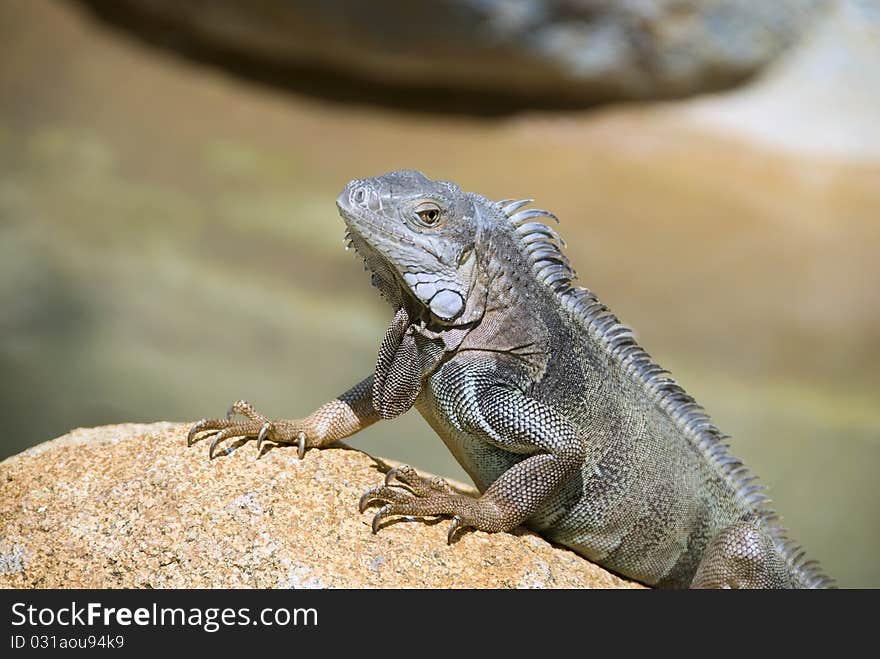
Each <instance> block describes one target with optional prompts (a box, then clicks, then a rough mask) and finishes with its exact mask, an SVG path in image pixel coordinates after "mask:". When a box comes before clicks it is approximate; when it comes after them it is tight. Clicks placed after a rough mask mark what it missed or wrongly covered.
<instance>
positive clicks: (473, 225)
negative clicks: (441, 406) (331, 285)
mask: <svg viewBox="0 0 880 659" xmlns="http://www.w3.org/2000/svg"><path fill="white" fill-rule="evenodd" d="M336 205H337V206H338V207H339V212H340V214H341V215H342V218H343V219H344V220H345V223H346V226H347V229H348V237H349V239H350V241H351V244H352V245H353V246H354V247H355V249H357V251H358V253H359V254H360V255H361V256H363V258H364V261H365V263H366V265H367V267H368V268H369V270H370V271H371V272H372V276H373V284H374V285H375V286H376V287H377V288H378V289H379V290H380V291H381V292H382V294H383V295H384V296H385V297H386V298H387V299H388V300H389V301H390V302H391V303H392V304H393V305H395V306H397V307H406V308H407V309H408V310H409V311H410V312H411V316H412V317H413V318H418V317H421V318H422V319H423V320H426V321H428V322H432V323H434V322H438V323H440V324H441V325H461V324H465V323H468V322H472V321H473V320H475V318H474V316H475V314H477V313H479V312H480V310H478V309H477V308H476V307H477V306H478V305H475V303H474V301H473V297H474V296H473V295H472V292H473V290H474V285H475V281H476V267H475V265H476V254H475V252H474V245H475V241H476V234H477V231H478V225H479V223H478V222H477V221H475V215H476V214H477V212H478V211H477V210H476V209H475V205H474V201H473V196H472V195H469V194H466V193H464V192H462V191H461V189H459V187H458V186H457V185H455V184H454V183H449V182H446V181H432V180H431V179H429V178H427V177H426V176H424V175H423V174H422V173H420V172H417V171H413V170H400V171H395V172H390V173H388V174H384V175H382V176H377V177H375V178H369V179H355V180H353V181H351V182H349V184H348V185H346V186H345V189H344V190H343V191H342V194H340V195H339V198H338V199H337V200H336ZM469 298H471V303H470V304H469V303H468V302H469Z"/></svg>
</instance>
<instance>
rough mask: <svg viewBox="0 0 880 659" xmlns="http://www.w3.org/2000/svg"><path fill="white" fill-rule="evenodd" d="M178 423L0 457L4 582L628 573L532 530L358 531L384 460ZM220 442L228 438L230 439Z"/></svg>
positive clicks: (364, 581)
mask: <svg viewBox="0 0 880 659" xmlns="http://www.w3.org/2000/svg"><path fill="white" fill-rule="evenodd" d="M185 435H186V426H185V425H181V424H172V423H156V424H152V425H139V424H127V425H117V426H104V427H100V428H90V429H77V430H74V431H73V432H71V433H69V434H67V435H64V436H63V437H59V438H58V439H55V440H52V441H48V442H45V443H43V444H40V445H38V446H35V447H33V448H31V449H29V450H27V451H24V452H23V453H20V454H18V455H15V456H13V457H11V458H9V459H7V460H5V461H4V462H2V463H0V529H2V531H0V587H3V588H9V587H13V588H63V587H70V588H74V587H86V588H124V587H129V588H145V587H152V588H162V587H166V588H170V587H176V588H214V587H233V588H234V587H257V588H323V587H327V588H338V587H346V588H378V587H390V588H398V587H413V588H513V587H524V588H532V587H536V588H554V587H556V588H608V587H612V588H614V587H632V586H635V584H631V583H629V582H626V581H624V580H622V579H620V578H618V577H616V576H614V575H611V574H609V573H607V572H605V571H604V570H602V569H601V568H599V567H597V566H595V565H593V564H591V563H589V562H588V561H586V560H584V559H582V558H580V557H578V556H577V555H576V554H573V553H572V552H570V551H567V550H564V549H559V548H556V547H552V546H551V545H549V544H548V543H547V542H545V541H544V540H542V539H541V538H539V537H538V536H536V535H534V534H532V533H530V532H526V531H522V532H517V533H515V534H504V533H502V534H495V535H489V534H486V533H477V532H472V533H465V534H463V535H462V536H461V537H460V538H459V539H458V541H457V542H455V543H454V544H453V545H447V544H446V537H445V536H446V529H447V524H446V523H445V522H443V523H439V524H422V523H407V522H405V521H402V522H400V523H394V524H391V525H389V526H387V527H385V528H384V529H382V531H381V532H380V533H379V534H378V535H373V534H372V533H371V532H370V520H371V516H372V512H371V511H367V512H365V513H363V514H360V513H358V511H357V501H358V498H359V497H360V495H361V493H362V492H363V491H364V490H365V489H366V488H368V487H371V486H373V485H375V484H377V483H378V482H379V481H380V480H381V471H382V470H383V469H385V468H386V467H387V465H386V464H385V463H382V462H381V461H378V460H374V459H373V458H370V457H369V456H367V455H366V454H364V453H361V452H359V451H355V450H353V449H338V450H337V449H331V450H325V451H310V452H309V453H308V454H307V455H306V457H305V459H304V460H303V461H298V460H297V459H296V454H295V451H294V450H292V449H287V448H273V449H271V450H269V451H267V452H265V453H264V454H263V456H262V457H261V458H260V459H258V460H257V459H255V458H256V449H255V447H254V444H253V443H252V442H249V443H245V444H242V445H241V446H240V447H238V449H237V450H235V451H234V452H233V453H232V454H230V455H220V456H219V457H218V458H217V459H215V460H211V461H209V460H208V458H207V454H206V447H205V446H204V444H200V445H198V446H195V447H193V448H189V449H188V448H187V447H186V441H185ZM233 446H234V444H233Z"/></svg>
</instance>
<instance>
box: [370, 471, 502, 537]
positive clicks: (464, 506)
mask: <svg viewBox="0 0 880 659" xmlns="http://www.w3.org/2000/svg"><path fill="white" fill-rule="evenodd" d="M394 480H397V481H398V483H400V485H397V484H392V481H394ZM375 502H380V503H383V504H384V505H383V506H382V507H381V508H380V509H379V512H377V513H376V515H375V516H374V517H373V523H372V527H373V533H377V532H378V531H379V529H380V528H381V526H380V525H381V523H382V521H383V520H385V519H386V518H388V517H390V516H392V515H413V516H416V517H432V516H434V515H452V516H453V518H452V524H451V525H450V527H449V533H448V534H447V541H449V542H451V541H452V538H453V536H454V535H455V532H456V531H457V530H458V529H460V528H465V527H468V526H473V527H476V528H481V526H480V524H479V521H478V520H479V515H478V511H477V509H478V506H479V503H480V501H479V500H478V499H474V498H472V497H469V496H466V495H464V494H458V493H457V492H456V491H455V490H453V489H452V487H450V486H449V484H448V483H447V482H446V481H445V480H444V479H442V478H440V477H438V476H434V477H433V478H422V477H421V476H419V475H418V473H417V472H416V470H415V469H413V468H412V467H410V466H409V465H402V466H400V467H394V468H393V469H391V470H390V471H389V472H388V473H387V474H386V475H385V485H382V486H379V487H374V488H372V489H370V490H367V491H366V492H365V493H364V495H363V496H362V497H361V500H360V502H359V504H358V509H359V510H360V511H361V512H363V511H364V510H365V509H366V508H367V506H369V505H370V504H371V503H375ZM485 530H489V529H485Z"/></svg>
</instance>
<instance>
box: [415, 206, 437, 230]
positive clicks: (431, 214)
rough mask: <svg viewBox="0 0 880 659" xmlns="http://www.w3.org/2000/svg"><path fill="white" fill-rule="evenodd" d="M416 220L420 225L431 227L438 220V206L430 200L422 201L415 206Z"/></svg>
mask: <svg viewBox="0 0 880 659" xmlns="http://www.w3.org/2000/svg"><path fill="white" fill-rule="evenodd" d="M415 213H416V221H417V222H418V223H419V224H421V225H422V226H426V227H432V226H434V225H436V224H437V223H438V222H439V221H440V215H441V213H440V207H439V206H438V205H437V204H435V203H432V202H424V203H421V204H419V205H418V206H416V209H415Z"/></svg>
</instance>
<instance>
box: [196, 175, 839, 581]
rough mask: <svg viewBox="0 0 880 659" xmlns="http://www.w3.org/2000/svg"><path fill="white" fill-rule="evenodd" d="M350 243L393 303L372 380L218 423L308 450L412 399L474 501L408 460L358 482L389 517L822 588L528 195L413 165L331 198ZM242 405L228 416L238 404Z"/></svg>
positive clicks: (653, 571)
mask: <svg viewBox="0 0 880 659" xmlns="http://www.w3.org/2000/svg"><path fill="white" fill-rule="evenodd" d="M336 203H337V206H338V208H339V211H340V214H341V215H342V218H343V220H344V221H345V225H346V227H347V234H346V235H347V239H348V240H349V245H350V246H354V248H355V249H356V250H357V252H358V253H359V254H360V255H361V256H362V257H363V259H364V262H365V264H366V266H367V268H368V270H369V271H370V272H371V273H372V282H373V284H374V286H376V288H378V289H379V291H380V293H381V294H382V295H383V296H384V297H385V298H386V299H387V301H388V302H390V303H391V306H392V307H393V309H394V311H395V314H394V318H393V320H392V321H391V324H390V326H389V327H388V330H387V331H386V333H385V336H384V338H383V340H382V343H381V345H380V347H379V354H378V358H377V361H376V368H375V371H374V373H373V374H372V375H370V376H369V377H367V378H365V379H364V380H363V381H361V382H360V383H358V384H356V385H355V386H354V387H352V388H351V389H349V390H348V391H346V392H345V393H344V394H342V395H340V396H339V397H338V398H336V399H334V400H332V401H331V402H329V403H326V404H325V405H322V406H321V407H320V408H318V409H317V410H316V411H315V412H313V413H312V414H311V415H309V416H307V417H305V418H302V419H293V420H280V421H270V420H269V419H267V418H266V417H265V416H263V415H262V414H260V413H259V412H257V411H256V410H255V409H254V408H253V407H252V406H251V405H250V404H249V403H247V402H245V401H239V402H237V403H235V404H234V405H233V406H232V408H231V409H230V411H229V413H228V414H227V416H226V418H217V419H203V420H201V421H199V422H197V423H196V424H195V425H194V426H193V427H192V429H191V431H190V433H189V440H188V442H189V444H192V442H193V441H194V439H195V438H196V436H197V435H199V434H200V433H202V432H203V431H211V432H213V433H214V434H213V438H212V441H211V445H210V450H209V454H210V456H211V457H213V453H214V450H215V448H216V447H217V445H218V443H219V442H221V441H223V440H225V439H228V438H231V437H247V438H251V437H254V438H256V439H257V444H258V446H259V445H260V444H261V443H262V442H263V441H264V440H271V441H272V442H277V443H282V444H294V445H296V446H297V447H298V454H299V456H300V457H303V455H304V452H305V450H306V449H307V448H321V447H324V446H327V445H329V444H331V443H333V442H335V441H336V440H340V439H342V438H345V437H348V436H350V435H353V434H354V433H356V432H358V431H359V430H361V429H363V428H365V427H367V426H369V425H370V424H372V423H374V422H376V421H379V420H380V419H390V418H394V417H396V416H398V415H400V414H403V413H404V412H406V411H407V410H408V409H410V408H411V407H413V406H415V407H416V409H418V411H419V412H420V413H421V414H422V416H423V417H424V418H425V419H426V420H427V421H428V423H429V424H430V425H431V427H432V428H433V429H434V430H435V431H436V433H437V434H438V435H440V437H441V438H442V439H443V441H444V442H445V443H446V446H447V447H448V448H449V450H450V451H451V452H452V454H453V455H454V456H455V458H456V460H457V461H458V462H459V463H460V464H461V466H462V467H463V468H464V469H465V471H466V472H467V473H468V474H469V475H470V477H471V478H472V479H473V481H474V483H475V484H476V486H477V488H478V490H479V492H480V496H479V498H474V497H469V496H465V495H462V494H459V493H456V492H455V491H454V490H452V489H451V488H450V487H449V486H448V485H447V484H446V483H445V481H443V480H442V479H439V478H434V479H430V480H429V479H424V478H422V477H420V476H419V475H418V474H417V473H416V471H415V470H414V469H413V468H412V467H409V466H404V467H399V468H397V469H392V470H391V472H389V473H388V475H387V477H386V479H385V484H384V485H381V486H379V487H375V488H373V489H371V490H369V491H367V492H366V493H365V494H364V496H363V498H362V499H361V501H360V507H361V510H363V509H364V508H365V507H366V506H368V505H370V504H373V503H376V502H378V503H380V504H382V506H381V508H380V509H379V511H378V513H377V514H376V515H375V517H374V519H373V531H374V532H376V531H377V530H378V528H379V527H380V523H381V522H382V521H383V520H384V519H386V518H387V517H389V516H392V515H411V516H435V515H446V516H451V517H452V524H451V527H450V529H449V539H450V541H451V540H452V538H453V535H454V534H455V533H456V531H457V530H458V529H461V528H465V527H473V528H475V529H479V530H482V531H487V532H502V531H509V530H511V529H513V528H515V527H517V526H519V525H520V524H524V525H526V526H527V527H529V528H531V529H534V530H536V531H537V532H539V533H540V534H542V535H543V536H544V537H546V538H548V539H549V540H551V541H554V542H556V543H559V544H561V545H564V546H566V547H569V548H571V549H572V550H574V551H576V552H578V553H579V554H581V555H583V556H584V557H586V558H587V559H589V560H591V561H594V562H596V563H598V564H600V565H602V566H603V567H605V568H608V569H610V570H613V571H615V572H617V573H619V574H622V575H624V576H627V577H630V578H632V579H635V580H638V581H640V582H643V583H645V584H649V585H653V586H660V587H688V586H690V587H722V588H728V587H747V588H755V587H761V588H763V587H773V588H791V587H794V588H805V587H827V586H831V585H833V582H832V581H831V580H830V579H829V578H828V577H827V576H825V575H824V574H823V573H822V571H821V570H820V568H819V566H818V564H817V563H816V562H815V561H807V560H805V558H804V554H803V552H802V551H801V550H800V549H799V548H798V547H797V545H796V544H795V543H794V542H792V541H790V540H788V539H787V538H786V536H785V532H784V530H783V529H782V528H781V527H780V525H779V521H778V518H777V517H776V515H775V514H774V513H773V512H772V511H771V510H770V508H769V506H768V503H769V500H768V499H767V497H766V496H765V495H764V494H763V492H762V491H761V490H762V487H761V486H760V485H758V484H757V483H756V482H755V479H754V477H753V476H752V475H750V473H749V471H748V470H747V469H746V467H744V466H743V464H742V462H741V461H740V460H738V459H737V458H735V457H733V456H732V455H731V454H730V453H729V452H728V447H727V445H726V444H725V443H724V439H725V438H726V436H725V435H722V434H721V433H720V432H719V430H718V429H717V428H716V427H715V425H713V423H712V422H711V420H710V419H709V417H708V416H707V414H706V413H705V412H704V410H703V409H702V408H701V407H700V406H698V405H697V403H696V402H695V401H694V399H693V398H692V397H691V396H689V395H688V394H686V393H685V392H684V390H683V389H682V388H681V387H680V386H679V385H678V384H677V383H676V382H675V381H674V380H673V379H672V378H671V377H670V376H669V374H668V372H667V371H665V370H664V369H662V368H660V367H659V366H657V365H656V364H655V363H654V362H653V361H652V360H651V358H650V357H649V355H648V354H647V353H646V352H645V351H644V350H643V349H642V348H641V347H640V346H639V345H638V344H637V343H636V341H635V340H634V338H633V336H632V333H631V331H630V330H629V329H628V328H627V327H626V326H624V325H623V324H621V323H620V322H619V321H618V319H617V317H616V316H614V315H613V314H612V313H611V312H610V311H609V310H608V308H607V307H606V306H605V305H603V304H602V303H601V302H599V300H598V299H597V298H596V296H595V295H594V294H593V293H592V292H591V291H589V290H587V289H586V288H582V287H579V286H576V285H575V284H574V282H575V279H576V274H575V272H574V270H573V269H572V267H571V266H570V265H569V261H568V259H567V258H566V256H565V255H564V254H563V252H562V249H561V248H562V246H564V243H563V241H562V239H561V238H560V237H559V235H558V234H557V233H556V231H555V230H553V229H552V228H551V227H550V226H548V225H547V224H545V223H543V222H541V221H538V218H544V217H546V218H549V219H552V220H555V219H556V218H555V217H554V216H553V215H552V214H551V213H549V212H547V211H544V210H538V209H534V208H533V209H527V208H526V206H528V205H529V204H530V203H532V200H520V201H514V200H510V199H505V200H503V201H497V202H495V201H491V200H489V199H487V198H485V197H483V196H481V195H479V194H475V193H469V192H464V191H462V190H461V189H460V188H459V187H458V186H457V185H455V184H454V183H450V182H445V181H433V180H431V179H429V178H427V177H426V176H424V175H423V174H422V173H420V172H417V171H410V170H403V171H394V172H391V173H388V174H385V175H383V176H378V177H376V178H369V179H357V180H353V181H351V182H350V183H348V185H347V186H346V187H345V189H344V190H343V191H342V194H340V195H339V198H338V199H337V201H336ZM236 414H237V415H241V416H243V417H244V418H243V419H234V418H233V415H236Z"/></svg>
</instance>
